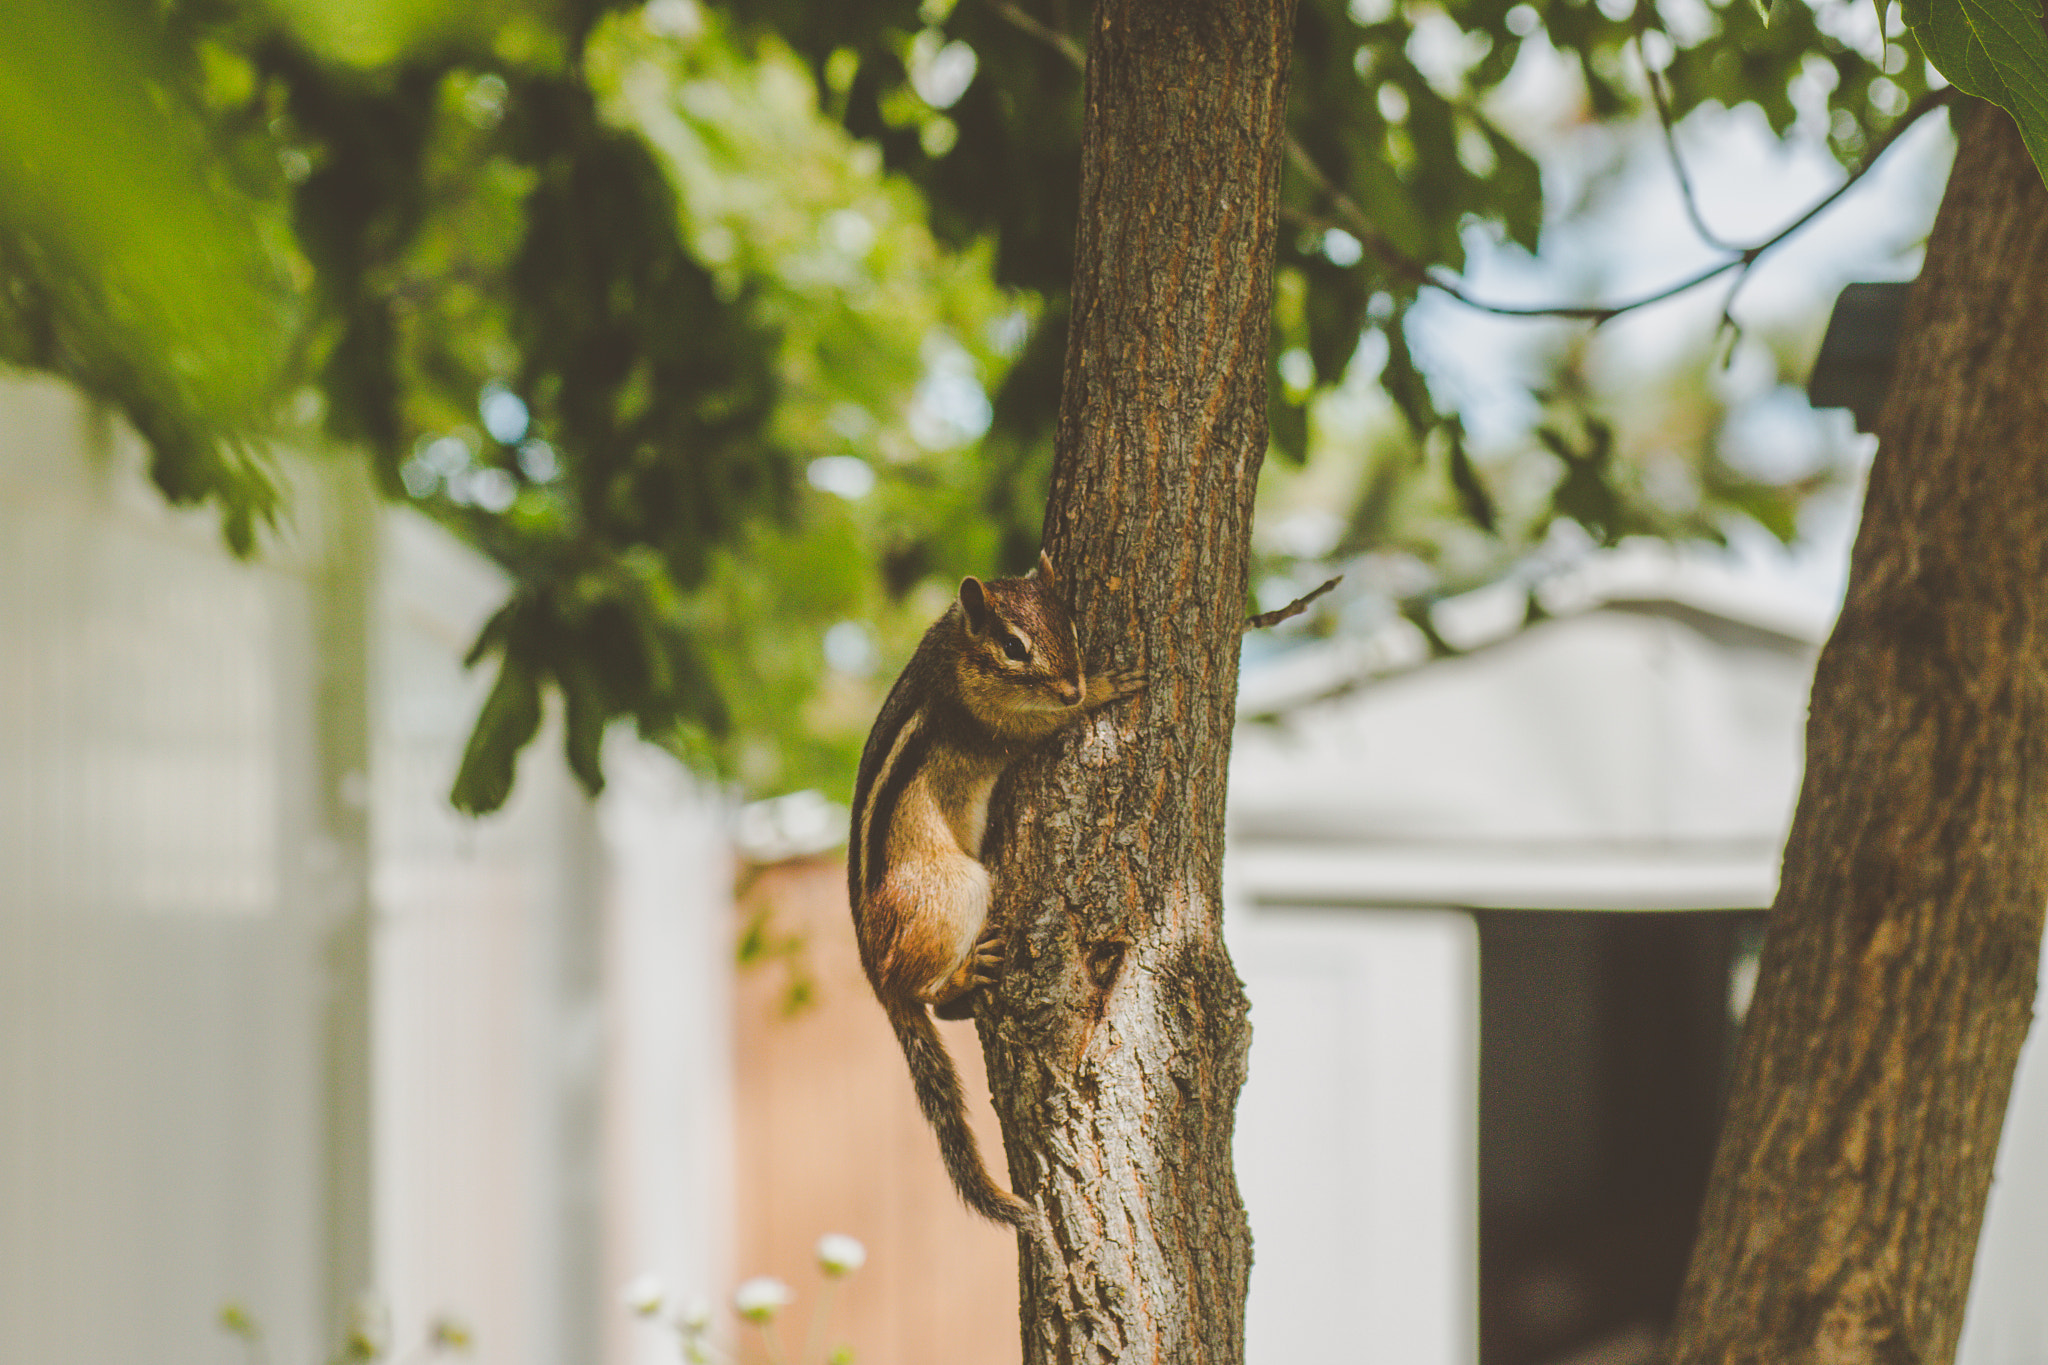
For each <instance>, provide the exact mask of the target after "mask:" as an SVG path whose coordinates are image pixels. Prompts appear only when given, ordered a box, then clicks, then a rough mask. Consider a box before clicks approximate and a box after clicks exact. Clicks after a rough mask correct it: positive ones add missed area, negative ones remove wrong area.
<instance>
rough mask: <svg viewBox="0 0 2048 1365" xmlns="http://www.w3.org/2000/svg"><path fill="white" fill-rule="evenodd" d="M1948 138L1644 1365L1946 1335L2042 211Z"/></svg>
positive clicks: (2043, 402)
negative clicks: (1937, 197) (1675, 1271)
mask: <svg viewBox="0 0 2048 1365" xmlns="http://www.w3.org/2000/svg"><path fill="white" fill-rule="evenodd" d="M1959 122H1960V125H1961V128H1960V132H1961V145H1960V149H1959V151H1958V154H1957V157H1956V164H1955V170H1954V172H1953V173H1952V175H1951V178H1950V180H1949V188H1948V191H1947V194H1946V196H1945V197H1944V198H1943V200H1942V206H1941V212H1940V215H1939V217H1938V218H1937V220H1936V222H1935V226H1934V232H1933V235H1932V237H1931V238H1930V240H1929V242H1928V246H1927V262H1926V266H1925V269H1924V270H1923V271H1922V273H1921V276H1920V280H1919V283H1918V284H1917V285H1915V286H1914V289H1913V292H1912V295H1911V299H1910V302H1909V304H1908V309H1907V316H1906V322H1905V329H1904V334H1903V339H1902V345H1901V350H1900V354H1899V360H1898V368H1897V371H1896V375H1895V378H1894V380H1893V388H1892V394H1891V397H1890V400H1889V402H1888V405H1887V406H1886V408H1885V411H1884V415H1883V417H1882V419H1881V420H1880V422H1879V440H1880V443H1879V446H1878V453H1877V460H1876V463H1875V465H1874V466H1873V468H1872V470H1871V478H1870V491H1869V494H1868V497H1867V499H1866V502H1865V507H1864V513H1863V525H1862V529H1861V531H1860V533H1859V534H1858V536H1857V540H1856V548H1855V552H1854V555H1853V557H1852V559H1851V564H1850V573H1849V591H1848V599H1847V602H1846V603H1845V605H1844V606H1843V609H1842V616H1841V621H1840V623H1839V624H1838V625H1837V626H1836V628H1835V632H1834V636H1833V638H1831V639H1830V640H1829V641H1828V645H1827V648H1826V649H1825V651H1823V653H1822V655H1821V660H1820V668H1819V672H1818V674H1817V676H1816V677H1815V680H1814V687H1813V704H1812V712H1811V719H1810V721H1809V724H1808V730H1807V768H1806V779H1805V785H1804V787H1803V789H1802V790H1801V792H1800V797H1799V807H1798V812H1797V814H1796V815H1795V817H1794V819H1793V824H1792V832H1791V836H1790V840H1789V842H1788V844H1787V846H1786V850H1785V864H1784V874H1783V879H1782V882H1781V885H1780V888H1779V891H1778V899H1777V904H1776V906H1775V907H1774V908H1773V911H1772V915H1771V921H1770V928H1769V932H1768V936H1767V938H1766V941H1765V944H1764V954H1763V962H1762V966H1761V971H1760V973H1759V977H1758V984H1757V991H1756V1003H1755V1006H1754V1007H1753V1009H1752V1012H1751V1014H1750V1018H1749V1023H1748V1025H1747V1027H1746V1028H1745V1030H1744V1032H1743V1037H1742V1042H1741V1046H1740V1049H1739V1052H1738V1055H1737V1059H1736V1066H1735V1075H1734V1082H1733V1087H1732V1091H1731V1095H1730V1099H1729V1109H1728V1114H1727V1118H1726V1120H1725V1125H1724V1128H1723V1131H1722V1137H1721V1145H1720V1149H1719V1152H1718V1154H1717V1156H1716V1159H1715V1165H1714V1174H1713V1178H1712V1183H1711V1185H1710V1187H1709V1189H1708V1192H1707V1198H1706V1204H1705V1208H1704V1210H1703V1212H1702V1224H1701V1231H1700V1236H1699V1240H1698V1242H1697V1244H1696V1245H1695V1248H1694V1252H1693V1260H1692V1265H1691V1268H1690V1270H1689V1272H1688V1275H1687V1280H1686V1287H1685V1290H1684V1294H1683V1298H1682V1300H1681V1302H1680V1305H1679V1312H1678V1321H1677V1323H1676V1325H1675V1327H1674V1330H1673V1335H1672V1339H1671V1342H1670V1345H1669V1348H1668V1349H1669V1353H1670V1357H1671V1359H1672V1360H1673V1361H1675V1362H1707V1361H1713V1362H1736V1361H1743V1362H1749V1361H1754V1362H1771V1363H1772V1365H1780V1363H1781V1362H1834V1361H1841V1362H1851V1361H1853V1362H1858V1365H1867V1363H1868V1362H1878V1363H1879V1365H1884V1363H1885V1362H1905V1361H1911V1362H1915V1365H1938V1363H1940V1362H1947V1361H1950V1360H1952V1359H1953V1358H1954V1354H1955V1347H1956V1339H1957V1336H1958V1334H1959V1333H1960V1332H1961V1330H1962V1320H1963V1304H1964V1299H1965V1296H1966V1295H1967V1293H1968V1290H1969V1283H1970V1268H1971V1261H1972V1259H1973V1257H1974V1256H1975V1254H1976V1248H1977V1233H1978V1228H1979V1225H1980V1224H1981V1223H1982V1221H1983V1216H1984V1201H1985V1197H1986V1195H1987V1193H1988V1191H1989V1188H1990V1183H1991V1169H1992V1158H1993V1157H1994V1156H1995V1154H1996V1152H1997V1149H1998V1137H1999V1129H2000V1125H2001V1122H2002V1120H2003V1118H2004V1114H2005V1105H2006V1099H2007V1096H2008V1094H2009V1092H2010V1090H2011V1087H2012V1076H2013V1068H2014V1065H2015V1063H2016V1061H2017V1059H2018V1056H2019V1049H2020V1043H2021V1041H2022V1039H2023V1038H2024V1037H2025V1035H2026V1030H2027V1024H2028V1021H2029V1018H2030V1004H2031V1002H2032V1000H2033V998H2034V990H2035V969H2036V965H2037V962H2038V955H2039V952H2040V943H2041V929H2042V912H2043V907H2044V905H2048V322H2044V319H2048V193H2044V192H2043V189H2042V185H2041V178H2040V176H2039V174H2038V173H2037V172H2036V171H2035V169H2034V167H2033V165H2032V163H2031V162H2029V161H2028V159H2027V154H2026V150H2025V148H2024V147H2023V145H2022V144H2021V142H2020V138H2019V135H2018V133H2017V132H2016V131H2015V130H2014V127H2013V124H2012V121H2011V119H2009V118H2008V117H2007V116H2006V115H2005V114H2003V113H2002V112H2000V111H1998V110H1996V109H1993V108H1991V107H1990V106H1988V105H1977V106H1975V107H1973V108H1971V109H1970V110H1969V111H1968V113H1967V114H1966V115H1965V116H1963V117H1962V118H1961V119H1960V120H1959Z"/></svg>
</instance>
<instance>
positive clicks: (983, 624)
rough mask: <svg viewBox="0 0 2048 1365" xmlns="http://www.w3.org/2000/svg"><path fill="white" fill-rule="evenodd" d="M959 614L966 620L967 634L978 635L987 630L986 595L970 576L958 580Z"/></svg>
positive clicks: (979, 582) (976, 581)
mask: <svg viewBox="0 0 2048 1365" xmlns="http://www.w3.org/2000/svg"><path fill="white" fill-rule="evenodd" d="M960 612H961V614H962V615H963V616H965V617H966V618H967V632H968V634H970V635H979V634H981V633H982V632H983V631H985V630H987V629H988V615H989V613H988V594H987V592H985V591H983V589H982V586H981V580H980V579H979V578H976V577H974V576H973V575H972V574H969V575H968V576H967V577H965V578H963V579H961V580H960Z"/></svg>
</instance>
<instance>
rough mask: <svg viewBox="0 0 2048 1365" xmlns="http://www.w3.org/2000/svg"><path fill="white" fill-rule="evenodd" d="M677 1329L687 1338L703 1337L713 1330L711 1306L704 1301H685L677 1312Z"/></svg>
mask: <svg viewBox="0 0 2048 1365" xmlns="http://www.w3.org/2000/svg"><path fill="white" fill-rule="evenodd" d="M676 1328H677V1330H678V1331H681V1332H682V1333H683V1334H684V1335H686V1336H692V1337H701V1336H703V1335H704V1334H705V1333H706V1332H708V1331H710V1330H711V1305H710V1304H708V1303H706V1302H705V1301H704V1300H703V1299H685V1300H684V1301H683V1306H682V1307H681V1308H678V1309H677V1310H676Z"/></svg>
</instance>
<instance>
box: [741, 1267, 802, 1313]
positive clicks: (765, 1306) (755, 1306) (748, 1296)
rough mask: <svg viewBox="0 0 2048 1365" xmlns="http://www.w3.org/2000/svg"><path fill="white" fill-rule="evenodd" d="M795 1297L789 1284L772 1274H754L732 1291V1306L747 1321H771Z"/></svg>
mask: <svg viewBox="0 0 2048 1365" xmlns="http://www.w3.org/2000/svg"><path fill="white" fill-rule="evenodd" d="M795 1297H796V1296H795V1295H794V1294H792V1293H791V1292H790V1289H789V1286H788V1285H786V1284H784V1283H783V1282H782V1281H780V1280H778V1279H776V1278H775V1277H774V1276H773V1275H756V1276H755V1277H754V1278H753V1279H751V1280H748V1281H747V1282H746V1283H745V1284H742V1285H741V1286H740V1287H739V1288H738V1289H735V1290H734V1291H733V1294H732V1306H733V1307H734V1308H736V1309H738V1310H739V1315H740V1316H741V1317H743V1318H745V1319H746V1320H747V1321H748V1322H772V1321H774V1319H775V1315H776V1314H777V1313H779V1312H781V1311H782V1308H783V1306H784V1305H785V1304H787V1303H788V1302H789V1301H790V1300H791V1299H793V1298H795Z"/></svg>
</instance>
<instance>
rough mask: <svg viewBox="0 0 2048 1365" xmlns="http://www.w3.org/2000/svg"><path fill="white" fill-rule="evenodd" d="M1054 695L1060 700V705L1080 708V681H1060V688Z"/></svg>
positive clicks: (1067, 679) (1068, 679)
mask: <svg viewBox="0 0 2048 1365" xmlns="http://www.w3.org/2000/svg"><path fill="white" fill-rule="evenodd" d="M1053 695H1055V696H1057V697H1058V698H1059V699H1060V704H1061V705H1063V706H1079V705H1080V704H1081V683H1080V680H1079V679H1073V678H1062V679H1060V683H1059V687H1058V688H1057V690H1056V691H1055V692H1054V694H1053Z"/></svg>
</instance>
